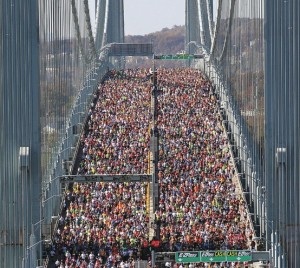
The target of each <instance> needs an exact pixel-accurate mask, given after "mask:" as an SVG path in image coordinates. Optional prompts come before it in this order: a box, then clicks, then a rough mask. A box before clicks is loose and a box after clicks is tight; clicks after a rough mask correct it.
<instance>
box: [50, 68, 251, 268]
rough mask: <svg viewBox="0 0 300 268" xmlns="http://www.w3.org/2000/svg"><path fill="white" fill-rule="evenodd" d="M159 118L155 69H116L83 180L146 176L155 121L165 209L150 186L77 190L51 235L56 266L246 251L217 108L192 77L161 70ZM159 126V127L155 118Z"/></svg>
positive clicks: (89, 137) (86, 145) (99, 109)
mask: <svg viewBox="0 0 300 268" xmlns="http://www.w3.org/2000/svg"><path fill="white" fill-rule="evenodd" d="M157 74H158V86H157V88H156V89H158V90H159V94H158V102H157V104H158V107H157V118H153V114H152V111H151V95H152V96H153V90H154V88H153V84H152V81H151V80H150V79H149V70H142V69H136V70H125V71H123V72H116V71H111V72H110V73H109V75H108V76H107V79H106V80H105V82H104V83H102V84H101V85H100V87H99V91H98V96H99V98H98V101H97V103H96V104H95V105H94V107H93V109H91V110H90V112H89V118H88V122H87V131H86V132H85V133H84V134H83V135H82V137H81V148H82V151H81V154H80V157H81V159H80V164H79V168H78V174H147V173H149V171H150V166H151V163H150V162H151V161H150V157H149V155H150V136H151V135H152V134H151V133H153V132H152V130H153V122H154V123H155V124H156V126H157V131H158V136H159V152H158V155H159V159H158V163H157V168H158V172H157V176H158V182H159V204H158V207H157V209H156V211H155V222H151V221H150V215H149V205H148V201H149V188H148V187H149V184H148V183H147V182H129V181H128V182H111V183H106V182H96V183H88V184H87V183H86V184H79V183H74V184H73V186H72V188H71V189H69V190H68V191H67V192H66V193H65V209H64V211H63V213H62V215H61V218H60V219H59V223H58V228H57V230H56V233H55V235H54V237H53V244H52V248H51V251H50V257H51V258H52V259H54V262H55V265H56V266H57V267H88V268H91V267H94V268H97V267H109V268H110V267H121V268H123V267H133V266H134V264H135V262H136V261H137V260H139V259H148V258H149V256H150V253H151V249H153V247H152V248H151V241H150V240H151V239H152V237H150V236H149V228H150V226H151V225H153V224H155V225H156V226H157V228H159V235H158V237H156V239H157V240H159V243H158V245H157V246H156V248H155V250H157V251H183V250H215V249H248V248H249V244H248V241H249V240H251V235H252V230H251V228H250V226H249V223H248V222H247V220H246V208H245V205H244V202H243V201H242V199H241V196H240V195H239V194H238V193H237V191H236V189H235V185H234V183H233V180H232V178H233V175H234V167H233V165H232V164H230V163H231V162H230V161H229V160H230V157H231V155H230V151H229V146H228V141H227V137H226V135H225V134H224V130H223V127H222V125H221V119H220V114H219V108H218V100H217V98H216V97H215V95H214V92H213V90H212V87H211V85H210V83H209V81H208V80H207V79H206V78H205V77H204V76H203V75H202V74H201V72H200V71H199V70H195V69H189V68H186V69H183V68H181V69H158V70H157ZM153 119H155V120H153Z"/></svg>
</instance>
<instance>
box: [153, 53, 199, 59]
mask: <svg viewBox="0 0 300 268" xmlns="http://www.w3.org/2000/svg"><path fill="white" fill-rule="evenodd" d="M201 58H203V55H196V54H195V55H192V54H175V55H155V56H154V59H156V60H192V59H201Z"/></svg>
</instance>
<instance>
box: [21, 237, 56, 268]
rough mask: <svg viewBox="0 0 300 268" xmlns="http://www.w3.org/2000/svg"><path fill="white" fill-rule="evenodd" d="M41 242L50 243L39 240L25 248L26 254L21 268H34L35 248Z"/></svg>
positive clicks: (49, 241) (35, 259)
mask: <svg viewBox="0 0 300 268" xmlns="http://www.w3.org/2000/svg"><path fill="white" fill-rule="evenodd" d="M42 242H45V243H51V240H48V239H46V240H40V241H38V242H36V243H34V244H32V245H30V246H29V247H27V248H26V254H25V256H24V258H23V261H22V268H34V267H36V264H37V256H36V247H37V246H38V245H39V244H41V243H42Z"/></svg>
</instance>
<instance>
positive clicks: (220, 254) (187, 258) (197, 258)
mask: <svg viewBox="0 0 300 268" xmlns="http://www.w3.org/2000/svg"><path fill="white" fill-rule="evenodd" d="M251 260H252V251H249V250H208V251H181V252H176V254H175V261H176V262H177V263H190V262H196V263H197V262H247V261H251Z"/></svg>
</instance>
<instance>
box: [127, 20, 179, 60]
mask: <svg viewBox="0 0 300 268" xmlns="http://www.w3.org/2000/svg"><path fill="white" fill-rule="evenodd" d="M184 38H185V27H184V26H174V27H173V28H172V29H169V28H163V29H162V30H161V31H158V32H154V33H150V34H147V35H127V36H125V42H126V43H153V49H154V53H155V54H163V53H165V54H172V53H177V52H180V51H182V50H183V49H184Z"/></svg>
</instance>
